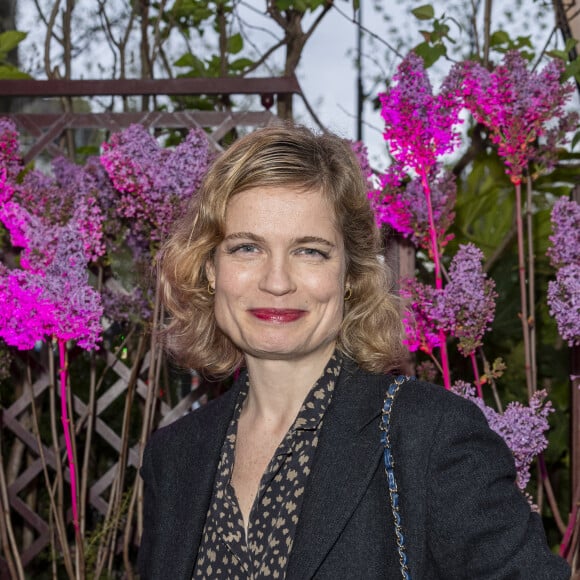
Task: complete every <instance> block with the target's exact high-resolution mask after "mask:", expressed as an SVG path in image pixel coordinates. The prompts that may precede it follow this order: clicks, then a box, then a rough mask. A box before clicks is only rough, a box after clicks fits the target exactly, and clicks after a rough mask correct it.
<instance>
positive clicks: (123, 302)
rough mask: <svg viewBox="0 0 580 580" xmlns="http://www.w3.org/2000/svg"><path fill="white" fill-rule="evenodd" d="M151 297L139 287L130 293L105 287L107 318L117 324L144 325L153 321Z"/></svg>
mask: <svg viewBox="0 0 580 580" xmlns="http://www.w3.org/2000/svg"><path fill="white" fill-rule="evenodd" d="M151 298H152V297H151V296H148V295H147V293H146V292H145V291H144V290H143V289H142V288H141V287H139V286H136V287H135V288H133V289H132V290H131V291H130V292H128V291H123V290H122V289H113V288H110V287H108V286H107V287H105V288H104V290H103V292H102V300H103V309H104V313H105V316H106V317H107V318H108V319H109V320H113V321H115V322H137V323H142V322H144V321H148V320H150V319H151V315H152V314H153V313H152V310H151V302H152V300H151Z"/></svg>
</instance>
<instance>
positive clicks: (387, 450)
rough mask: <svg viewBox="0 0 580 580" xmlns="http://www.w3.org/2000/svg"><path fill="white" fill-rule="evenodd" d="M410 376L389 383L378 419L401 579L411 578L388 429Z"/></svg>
mask: <svg viewBox="0 0 580 580" xmlns="http://www.w3.org/2000/svg"><path fill="white" fill-rule="evenodd" d="M410 380H411V377H407V376H404V375H400V376H398V377H397V378H395V380H394V381H393V382H392V383H391V384H390V385H389V388H388V389H387V394H386V396H385V402H384V403H383V412H382V416H381V421H380V429H381V443H382V444H383V448H384V451H383V457H384V461H385V473H386V474H387V479H388V482H389V498H390V501H391V510H392V511H393V519H394V522H395V538H396V541H397V551H398V553H399V565H400V569H401V576H402V577H403V580H411V574H410V572H409V567H408V560H407V548H406V546H405V536H404V535H403V529H402V519H401V512H400V507H399V489H398V487H397V480H396V479H395V471H394V467H395V461H394V459H393V451H392V449H391V439H390V433H389V429H390V426H391V413H392V411H393V404H394V402H395V397H396V396H397V393H398V392H399V389H400V388H401V386H402V385H404V384H405V383H406V382H408V381H410Z"/></svg>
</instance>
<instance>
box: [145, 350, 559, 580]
mask: <svg viewBox="0 0 580 580" xmlns="http://www.w3.org/2000/svg"><path fill="white" fill-rule="evenodd" d="M391 379H392V377H389V376H388V375H387V376H385V375H375V374H371V373H366V372H364V371H362V370H361V369H360V368H358V367H357V366H356V365H355V364H353V363H351V362H349V361H345V363H344V365H343V370H342V372H341V375H340V378H339V380H338V383H337V386H336V390H335V393H334V395H333V399H332V403H331V405H330V407H329V408H328V410H327V412H326V415H325V418H324V424H323V427H322V431H321V435H320V441H319V444H318V447H317V451H316V455H315V458H314V464H313V468H312V473H311V474H310V478H309V480H308V484H307V488H306V494H305V497H304V503H303V506H302V511H301V514H300V520H299V523H298V528H297V530H296V536H295V539H294V545H293V548H292V552H291V555H290V560H289V564H288V570H287V578H288V579H289V580H298V579H304V580H306V579H309V578H317V579H321V580H322V579H328V580H337V579H349V580H350V579H353V580H356V579H365V580H367V579H368V580H370V579H375V578H376V579H379V578H380V579H382V580H384V579H397V578H401V574H400V571H399V562H398V555H397V552H396V547H395V542H394V524H393V516H392V512H391V508H390V503H389V495H388V487H387V481H386V476H385V473H384V469H383V464H382V447H381V444H380V433H379V426H378V425H379V417H380V412H381V409H382V404H383V399H384V396H385V392H386V389H387V387H388V385H389V384H390V381H391ZM240 380H244V377H241V379H240ZM238 390H239V383H238V384H237V385H235V386H234V387H233V388H232V390H230V391H229V392H228V393H226V394H225V395H223V396H222V397H220V398H219V399H217V400H215V401H212V402H210V403H209V404H207V405H205V406H204V407H203V408H201V409H199V410H198V411H195V412H193V413H191V414H189V415H187V416H185V417H183V418H182V419H180V420H179V421H177V422H175V423H174V424H172V425H170V426H168V427H166V428H164V429H160V430H159V431H158V432H157V433H155V434H154V436H153V437H152V438H151V440H150V442H149V444H148V445H147V448H146V450H145V456H144V463H143V468H142V476H143V478H144V482H145V500H144V501H145V505H144V532H143V538H142V542H141V549H140V552H139V570H140V573H141V577H142V578H143V579H155V580H190V579H191V576H192V572H193V568H194V564H195V559H196V554H197V550H198V547H199V544H200V540H201V536H202V532H203V527H204V521H205V516H206V513H207V510H208V506H209V502H210V499H211V495H212V486H213V482H214V477H215V472H216V469H217V465H218V461H219V454H220V449H221V446H222V442H223V439H224V436H225V432H226V429H227V426H228V424H229V421H230V418H231V416H232V412H233V409H234V404H235V401H236V397H237V394H238ZM391 422H392V431H391V441H392V445H393V455H394V459H395V474H396V477H397V482H398V485H399V490H400V496H401V502H402V505H401V513H402V519H403V527H404V529H405V534H406V543H407V551H408V556H409V562H410V572H411V577H412V578H413V580H431V579H436V578H437V579H442V580H443V579H445V580H451V579H458V578H465V579H470V580H473V579H481V580H484V579H485V580H492V579H497V580H499V579H508V578H509V579H518V578H519V579H522V580H564V579H568V578H569V577H570V570H569V568H568V566H567V564H566V563H565V562H564V561H563V560H561V559H560V558H558V557H556V556H554V555H553V554H552V553H551V552H550V551H549V549H548V547H547V545H546V538H545V535H544V530H543V528H542V523H541V520H540V518H539V516H538V515H537V514H532V513H531V512H530V508H529V506H528V504H527V502H526V500H525V499H524V498H523V496H522V495H521V493H520V492H519V491H518V489H517V488H516V486H515V483H514V480H515V468H514V463H513V459H512V457H511V454H510V452H509V451H508V449H507V447H506V446H505V444H504V443H503V441H502V439H501V438H500V437H498V436H497V435H495V434H494V433H493V432H492V431H491V430H490V429H489V428H488V427H487V423H486V420H485V418H484V417H483V415H482V413H481V412H480V410H479V409H478V408H477V407H476V406H475V405H473V404H472V403H470V402H468V401H465V400H463V399H461V398H460V397H458V396H455V395H453V394H451V393H449V392H447V391H445V390H444V389H443V388H441V387H437V386H433V385H429V384H425V383H422V382H419V381H413V382H411V383H407V384H406V385H404V386H403V387H402V388H401V391H400V392H399V394H398V395H397V398H396V400H395V403H394V410H393V414H392V419H391Z"/></svg>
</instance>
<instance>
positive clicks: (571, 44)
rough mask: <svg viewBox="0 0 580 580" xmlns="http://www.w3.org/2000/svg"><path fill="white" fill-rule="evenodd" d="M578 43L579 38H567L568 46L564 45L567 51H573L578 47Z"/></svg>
mask: <svg viewBox="0 0 580 580" xmlns="http://www.w3.org/2000/svg"><path fill="white" fill-rule="evenodd" d="M577 44H578V40H576V39H575V38H569V39H568V40H566V46H565V47H564V50H565V51H566V52H571V51H572V50H574V49H575V48H576V45H577Z"/></svg>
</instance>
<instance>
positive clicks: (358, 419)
mask: <svg viewBox="0 0 580 580" xmlns="http://www.w3.org/2000/svg"><path fill="white" fill-rule="evenodd" d="M385 382H386V381H385V376H383V375H373V374H370V373H366V372H364V371H362V370H361V369H360V368H359V367H357V366H356V365H355V363H354V362H352V361H350V360H349V359H346V358H345V360H344V363H343V367H342V371H341V374H340V377H339V380H338V382H337V387H336V391H335V393H334V395H333V398H332V402H331V404H330V407H329V408H328V410H327V411H326V414H325V416H324V424H323V426H322V431H321V434H320V441H319V443H318V448H317V450H316V455H315V458H314V464H313V466H312V472H311V474H310V477H309V480H308V484H307V486H306V495H305V497H304V503H303V504H302V509H301V512H300V519H299V522H298V527H297V529H296V535H295V538H294V544H293V547H292V551H291V553H290V561H289V563H288V573H287V577H288V578H292V579H299V578H305V579H306V578H312V577H313V576H314V574H315V573H316V570H317V569H318V567H319V566H320V564H321V562H322V561H323V560H324V558H325V557H326V555H327V554H328V552H329V551H330V549H331V548H332V546H333V544H334V543H335V541H336V539H337V538H338V536H339V535H340V533H341V532H342V530H343V529H344V527H345V526H346V524H347V522H348V520H349V518H350V516H351V514H352V512H353V511H354V510H355V509H356V507H357V504H358V503H359V502H360V501H361V499H362V497H363V495H364V493H365V491H366V489H367V488H368V486H369V484H370V482H371V479H372V478H373V475H374V474H375V472H376V470H377V469H378V468H379V465H380V461H381V457H382V445H381V441H380V434H379V430H378V417H379V415H380V413H381V410H382V403H383V396H384V392H383V391H384V385H385ZM313 538H316V541H315V542H314V541H313Z"/></svg>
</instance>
